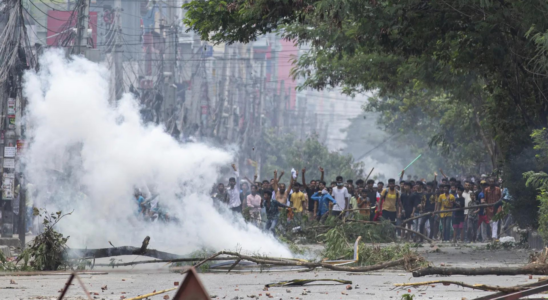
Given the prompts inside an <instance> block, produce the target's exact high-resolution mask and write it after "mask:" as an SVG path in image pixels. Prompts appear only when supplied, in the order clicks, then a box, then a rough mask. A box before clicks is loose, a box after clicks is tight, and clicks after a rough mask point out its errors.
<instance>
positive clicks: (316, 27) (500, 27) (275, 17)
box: [184, 0, 548, 225]
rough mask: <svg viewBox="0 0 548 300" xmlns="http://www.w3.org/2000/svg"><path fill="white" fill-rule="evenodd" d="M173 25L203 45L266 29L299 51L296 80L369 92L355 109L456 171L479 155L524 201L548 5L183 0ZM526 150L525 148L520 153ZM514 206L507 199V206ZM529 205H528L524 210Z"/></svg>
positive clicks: (530, 198)
mask: <svg viewBox="0 0 548 300" xmlns="http://www.w3.org/2000/svg"><path fill="white" fill-rule="evenodd" d="M184 7H185V8H186V9H187V15H186V19H185V23H186V24H187V25H188V26H189V27H190V30H195V31H197V32H199V34H200V35H201V36H202V38H203V39H205V40H209V41H212V42H214V43H219V42H226V43H234V42H249V41H253V40H254V39H256V38H257V37H258V36H260V35H261V34H264V33H268V32H273V31H278V32H279V34H281V35H282V36H283V37H284V38H287V39H290V40H292V41H294V42H295V43H297V44H299V45H306V47H307V48H309V49H310V51H308V52H307V53H306V54H304V55H302V56H300V57H299V58H297V59H296V60H295V67H294V69H293V75H294V76H295V77H304V83H303V85H302V87H311V88H315V89H324V88H329V87H342V88H343V89H344V91H345V92H346V93H349V94H353V93H359V92H362V91H365V90H370V91H371V90H372V91H376V97H375V98H373V99H372V100H371V102H370V103H369V105H368V106H367V107H366V108H367V109H369V110H375V111H379V112H380V113H381V115H382V118H381V124H382V125H383V126H384V127H385V128H386V129H387V130H389V131H393V132H395V131H400V132H402V133H414V134H415V135H414V137H415V138H414V140H412V141H409V142H413V143H416V147H424V145H425V144H428V145H429V146H430V147H434V148H438V149H439V150H440V153H443V155H444V159H446V160H450V161H452V162H453V163H451V165H454V166H455V168H457V170H460V169H458V168H462V167H463V166H473V164H474V163H476V162H477V161H479V160H487V161H488V162H489V163H490V164H491V167H492V168H493V169H494V170H497V171H498V172H500V174H502V175H503V176H504V177H505V179H507V182H508V183H507V184H508V187H509V189H510V192H511V193H512V194H513V195H514V197H515V198H516V199H519V200H518V202H519V201H524V202H523V203H527V206H529V208H527V209H526V210H528V211H527V212H526V213H525V214H524V215H523V218H522V219H520V220H519V221H521V222H522V224H525V225H527V224H529V223H531V222H534V220H535V218H536V210H535V209H531V207H530V204H534V203H536V202H534V201H536V200H534V198H535V196H534V193H533V194H531V191H530V190H527V189H526V188H525V184H524V183H525V182H524V179H523V177H522V176H521V174H522V173H523V172H525V171H528V170H534V171H540V170H544V169H546V166H547V165H546V164H539V163H538V162H537V161H535V160H534V155H535V150H534V149H533V142H532V138H531V132H532V131H533V130H534V129H537V128H542V127H544V126H546V125H547V124H546V123H547V113H548V96H547V95H546V92H547V88H548V80H547V74H546V73H547V72H546V71H547V68H548V58H547V54H548V46H547V45H548V43H547V42H546V41H547V40H548V33H547V32H548V31H547V30H548V18H546V16H547V15H548V2H546V1H540V0H531V1H511V0H499V1H492V0H429V1H426V0H410V1H395V0H365V1H364V0H362V1H360V0H294V1H293V0H282V1H279V0H276V1H275V0H228V1H221V0H208V1H203V0H194V1H192V2H190V3H188V4H185V6H184ZM531 155H532V156H533V157H532V158H533V159H531ZM516 207H519V205H517V206H516ZM533 207H534V206H533Z"/></svg>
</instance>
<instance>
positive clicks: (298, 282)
mask: <svg viewBox="0 0 548 300" xmlns="http://www.w3.org/2000/svg"><path fill="white" fill-rule="evenodd" d="M316 281H327V282H338V283H341V284H352V281H350V280H341V279H293V280H289V281H281V282H277V283H269V284H266V285H265V287H266V288H269V287H282V286H303V285H305V284H308V283H311V282H316ZM350 288H352V286H350ZM288 291H289V290H288ZM288 293H289V292H288Z"/></svg>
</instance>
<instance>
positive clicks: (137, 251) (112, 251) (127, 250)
mask: <svg viewBox="0 0 548 300" xmlns="http://www.w3.org/2000/svg"><path fill="white" fill-rule="evenodd" d="M149 242H150V237H148V236H147V237H145V239H144V240H143V243H142V245H141V247H139V248H137V247H133V246H122V247H112V248H99V249H69V250H68V253H67V254H68V257H69V258H82V257H91V258H104V257H111V256H122V255H142V256H148V257H154V258H157V259H161V260H171V259H177V258H184V257H183V256H182V255H178V254H173V253H169V252H163V251H158V250H154V249H148V244H149Z"/></svg>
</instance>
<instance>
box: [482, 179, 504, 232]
mask: <svg viewBox="0 0 548 300" xmlns="http://www.w3.org/2000/svg"><path fill="white" fill-rule="evenodd" d="M488 183H489V187H487V188H486V189H485V190H484V192H483V193H484V196H485V202H486V203H487V204H493V203H496V202H497V201H499V200H500V199H502V192H501V190H500V188H499V187H498V186H496V185H495V179H494V178H489V181H488ZM486 210H487V217H488V218H489V220H491V221H490V225H491V238H493V239H497V237H498V225H499V221H493V217H494V216H495V210H494V208H493V207H492V206H491V207H486Z"/></svg>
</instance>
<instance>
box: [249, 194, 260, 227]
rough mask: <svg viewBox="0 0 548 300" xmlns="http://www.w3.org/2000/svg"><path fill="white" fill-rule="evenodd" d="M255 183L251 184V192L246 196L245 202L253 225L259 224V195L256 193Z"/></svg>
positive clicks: (258, 225)
mask: <svg viewBox="0 0 548 300" xmlns="http://www.w3.org/2000/svg"><path fill="white" fill-rule="evenodd" d="M257 191H258V189H257V185H256V184H253V185H251V193H250V194H249V195H247V197H246V204H247V207H249V214H250V215H251V222H252V223H253V224H255V226H257V227H260V226H261V204H262V199H261V195H259V194H257Z"/></svg>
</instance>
